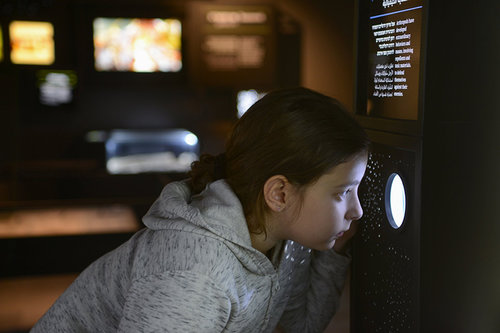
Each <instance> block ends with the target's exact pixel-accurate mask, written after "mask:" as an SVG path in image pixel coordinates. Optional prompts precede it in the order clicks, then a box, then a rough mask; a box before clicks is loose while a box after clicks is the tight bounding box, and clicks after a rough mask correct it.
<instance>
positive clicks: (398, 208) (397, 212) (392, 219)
mask: <svg viewBox="0 0 500 333" xmlns="http://www.w3.org/2000/svg"><path fill="white" fill-rule="evenodd" d="M384 200H385V212H386V214H387V218H388V219H389V223H390V224H391V226H392V227H393V228H394V229H399V228H400V227H401V225H402V224H403V221H404V219H405V214H406V192H405V186H404V184H403V180H402V179H401V177H400V176H399V175H398V174H397V173H393V174H391V175H390V176H389V179H387V184H386V186H385V198H384Z"/></svg>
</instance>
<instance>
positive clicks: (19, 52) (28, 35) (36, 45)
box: [9, 21, 55, 65]
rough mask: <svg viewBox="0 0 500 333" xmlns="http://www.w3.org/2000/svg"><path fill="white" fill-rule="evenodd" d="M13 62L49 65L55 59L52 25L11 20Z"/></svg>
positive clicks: (11, 57)
mask: <svg viewBox="0 0 500 333" xmlns="http://www.w3.org/2000/svg"><path fill="white" fill-rule="evenodd" d="M9 35H10V44H11V52H10V59H11V61H12V63H14V64H25V65H51V64H53V63H54V60H55V51H54V26H53V25H52V23H49V22H35V21H12V22H11V23H10V25H9Z"/></svg>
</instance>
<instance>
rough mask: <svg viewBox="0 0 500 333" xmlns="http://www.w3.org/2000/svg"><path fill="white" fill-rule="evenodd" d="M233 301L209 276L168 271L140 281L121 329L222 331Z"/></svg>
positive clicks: (135, 286) (124, 314) (136, 285)
mask: <svg viewBox="0 0 500 333" xmlns="http://www.w3.org/2000/svg"><path fill="white" fill-rule="evenodd" d="M230 313H231V302H230V300H229V298H228V297H227V296H226V294H225V293H224V292H223V291H222V290H221V289H220V288H218V287H217V286H216V285H215V284H214V283H213V282H212V280H210V278H209V277H206V276H200V275H199V274H194V273H192V272H189V271H184V272H167V273H163V274H159V275H155V276H148V277H145V278H143V279H141V280H139V281H136V282H135V283H134V284H133V286H132V287H131V289H130V290H129V294H128V296H127V299H126V303H125V306H124V311H123V317H122V318H121V320H120V325H119V329H118V332H221V331H222V330H223V329H224V327H225V326H226V323H227V321H228V320H229V316H230Z"/></svg>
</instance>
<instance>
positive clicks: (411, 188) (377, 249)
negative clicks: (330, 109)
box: [351, 0, 500, 333]
mask: <svg viewBox="0 0 500 333" xmlns="http://www.w3.org/2000/svg"><path fill="white" fill-rule="evenodd" d="M489 5H490V6H493V7H495V6H496V8H497V9H498V4H496V3H493V2H491V3H490V4H489ZM488 8H490V9H488ZM491 8H492V7H489V6H488V5H485V4H483V3H476V4H471V5H470V6H467V7H465V6H458V5H452V4H446V3H443V2H438V1H432V0H406V1H394V0H360V1H357V14H358V21H357V29H358V31H357V48H356V56H357V66H356V94H355V96H356V97H355V111H356V114H357V119H358V120H359V121H360V123H361V124H362V126H363V127H364V128H365V129H366V130H367V131H368V133H369V136H370V138H371V139H372V141H373V146H372V152H371V154H370V157H369V162H368V166H367V170H366V174H365V180H364V182H363V184H362V186H361V188H360V200H361V201H362V205H363V208H364V217H363V219H362V221H361V224H360V229H359V232H358V235H357V236H356V238H355V242H354V249H353V274H352V282H351V332H355V333H362V332H381V333H382V332H384V333H386V332H393V333H395V332H405V333H406V332H492V333H493V332H499V331H500V319H498V318H500V310H498V309H500V307H499V306H500V287H499V284H498V283H496V282H494V281H498V280H499V278H500V269H499V265H498V262H500V260H499V259H498V258H499V255H500V245H498V244H499V242H498V241H495V239H497V238H498V236H499V235H500V222H499V221H500V218H499V217H498V216H499V215H498V203H499V202H500V200H499V184H498V170H500V167H499V156H500V145H498V143H496V142H497V140H495V137H496V136H497V134H495V133H498V130H499V129H500V126H499V122H498V119H499V117H498V112H496V110H495V109H498V108H497V107H495V105H496V103H495V101H494V99H495V98H494V96H495V94H496V93H495V91H498V87H499V86H498V78H497V76H496V75H495V74H494V73H495V71H496V72H497V73H498V65H497V60H496V59H498V42H497V46H493V45H492V44H491V41H492V40H496V41H498V40H499V39H498V31H500V29H498V24H497V23H496V21H495V19H494V17H493V14H491V12H490V10H491ZM481 36H482V37H481ZM486 36H487V37H486ZM488 41H490V42H488ZM494 68H496V70H495V69H494ZM495 203H496V204H495ZM486 207H487V208H486Z"/></svg>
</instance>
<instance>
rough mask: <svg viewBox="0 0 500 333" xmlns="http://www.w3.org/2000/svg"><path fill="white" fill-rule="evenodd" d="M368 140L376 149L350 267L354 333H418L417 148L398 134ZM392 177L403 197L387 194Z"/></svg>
mask: <svg viewBox="0 0 500 333" xmlns="http://www.w3.org/2000/svg"><path fill="white" fill-rule="evenodd" d="M369 134H370V137H371V139H372V140H373V141H374V143H373V146H372V151H371V154H370V156H369V160H368V165H367V170H366V173H365V179H364V181H363V183H362V185H361V186H360V201H361V202H362V205H363V210H364V216H363V219H362V222H361V228H360V231H359V236H358V237H357V238H356V241H355V252H354V258H355V259H354V262H353V267H352V269H353V277H354V284H353V287H352V290H351V299H352V304H353V306H352V308H353V309H354V311H355V314H354V316H353V318H354V319H353V320H354V322H353V324H352V330H353V332H418V325H419V297H420V296H419V290H420V274H419V270H418V268H419V266H420V265H419V263H420V254H419V250H420V225H419V223H418V221H419V220H420V215H419V213H420V211H419V210H418V209H416V207H419V200H420V170H419V169H420V168H419V166H418V164H417V163H416V162H417V161H418V160H419V159H420V142H419V140H418V138H415V137H409V136H402V135H398V134H391V133H385V132H376V131H369ZM395 175H397V176H398V177H400V179H401V181H402V184H401V185H402V186H403V188H404V192H403V193H392V194H391V193H390V191H391V186H390V185H391V183H390V180H394V176H395ZM392 189H393V191H394V190H397V188H396V187H394V186H393V188H392ZM391 213H392V216H394V218H392V220H391Z"/></svg>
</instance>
